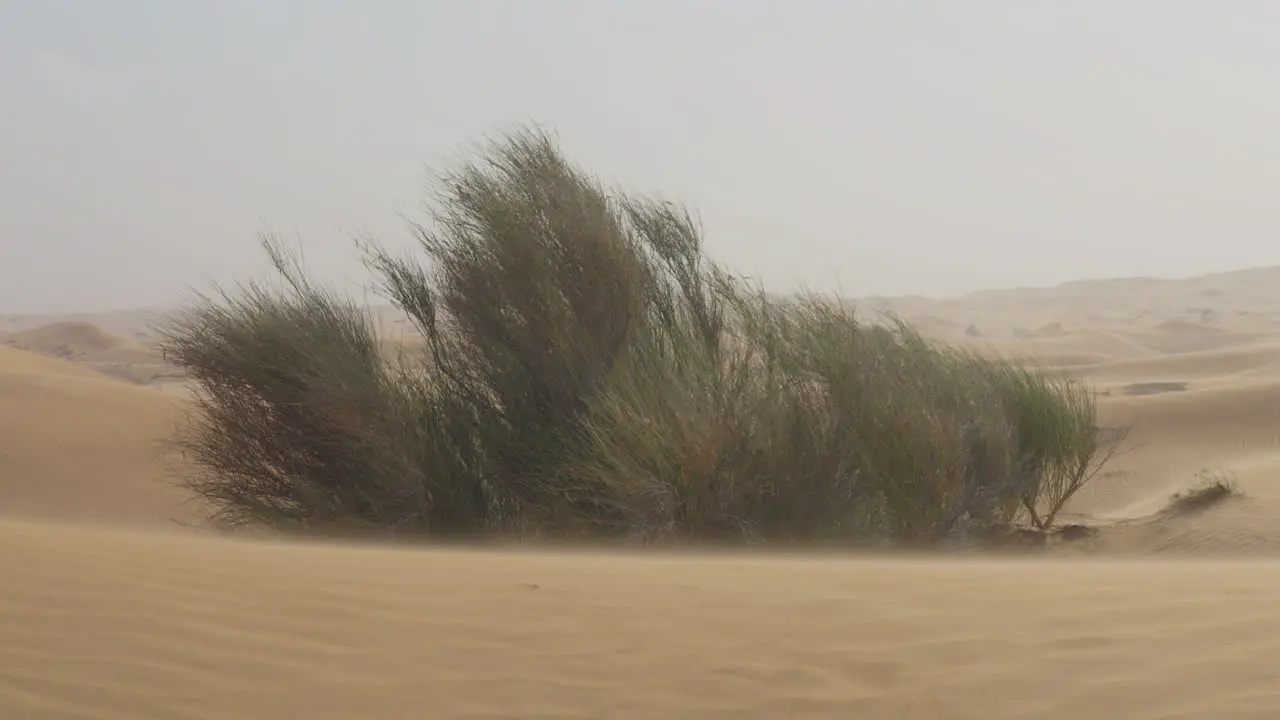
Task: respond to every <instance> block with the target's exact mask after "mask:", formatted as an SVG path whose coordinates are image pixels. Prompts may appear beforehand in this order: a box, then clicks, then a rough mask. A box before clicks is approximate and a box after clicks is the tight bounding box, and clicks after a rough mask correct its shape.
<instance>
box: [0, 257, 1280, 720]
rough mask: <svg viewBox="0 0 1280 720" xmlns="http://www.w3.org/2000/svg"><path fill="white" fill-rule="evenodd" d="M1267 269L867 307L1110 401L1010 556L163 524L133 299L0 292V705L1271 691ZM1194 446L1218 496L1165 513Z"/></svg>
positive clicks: (606, 704) (1270, 309)
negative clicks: (1089, 479) (415, 538)
mask: <svg viewBox="0 0 1280 720" xmlns="http://www.w3.org/2000/svg"><path fill="white" fill-rule="evenodd" d="M1278 283H1280V270H1277V269H1263V270H1257V271H1247V272H1243V273H1233V274H1226V275H1218V276H1205V277H1203V278H1194V279H1190V280H1178V281H1164V280H1144V279H1138V280H1111V281H1090V282H1085V283H1070V284H1067V285H1063V286H1060V287H1057V288H1040V289H1025V290H1015V291H999V292H989V293H976V294H974V295H971V296H967V297H964V298H955V299H951V300H931V299H927V298H905V299H897V300H894V299H876V300H875V302H873V303H870V304H871V305H872V307H881V308H888V309H892V310H894V311H895V312H899V313H900V314H901V315H903V316H904V317H906V318H907V319H915V318H919V319H922V320H923V321H924V324H923V325H924V327H926V328H927V329H928V331H929V332H931V333H934V334H936V335H938V336H941V337H945V338H948V339H951V340H957V341H963V342H966V343H968V344H969V345H970V346H971V347H977V348H982V349H984V350H985V351H990V352H994V353H999V354H1002V355H1010V356H1018V357H1028V358H1030V360H1031V361H1033V362H1035V363H1036V364H1038V365H1041V366H1046V367H1053V366H1056V367H1059V368H1064V369H1067V370H1069V371H1070V372H1072V373H1074V374H1077V375H1079V376H1082V377H1085V378H1087V379H1088V380H1089V381H1090V382H1091V383H1093V384H1094V385H1095V386H1096V388H1097V390H1098V391H1099V393H1100V395H1099V403H1100V410H1101V413H1102V416H1103V417H1102V420H1103V422H1104V423H1105V424H1108V425H1132V431H1131V435H1130V436H1129V442H1128V443H1127V444H1126V447H1125V452H1124V453H1123V454H1122V455H1121V456H1119V457H1117V458H1116V459H1115V461H1114V462H1113V463H1112V465H1110V466H1109V467H1108V470H1107V472H1106V473H1105V474H1104V475H1103V476H1101V477H1100V478H1099V479H1098V480H1097V481H1096V482H1095V483H1094V484H1093V485H1092V486H1090V487H1089V488H1088V489H1087V490H1086V491H1085V492H1084V493H1082V494H1081V495H1080V496H1079V497H1078V498H1077V500H1076V501H1075V502H1074V503H1073V504H1072V506H1071V507H1070V509H1069V510H1070V515H1071V518H1073V519H1076V520H1082V521H1084V522H1087V523H1089V524H1091V525H1093V526H1094V527H1095V528H1097V530H1098V532H1097V534H1096V535H1095V536H1094V537H1092V538H1091V539H1088V540H1085V541H1081V542H1076V543H1069V544H1062V545H1055V546H1052V547H1049V548H1047V549H1046V550H1044V551H1042V552H1038V553H1034V554H1033V555H1031V556H1030V557H1019V558H982V557H970V556H967V555H966V556H962V557H947V558H927V557H912V558H907V557H905V556H896V557H895V556H890V557H860V558H849V557H835V556H815V555H807V556H802V555H798V554H775V555H772V556H759V555H754V556H753V555H748V554H745V553H740V554H730V555H723V556H719V557H713V556H693V555H675V554H649V555H639V554H628V555H620V554H615V555H606V554H601V553H587V552H581V553H553V552H546V551H541V552H535V551H532V550H526V551H522V552H515V551H497V550H492V551H486V552H479V551H472V552H464V551H457V550H452V551H442V550H426V549H421V548H419V549H405V548H400V549H394V548H389V547H378V546H364V547H355V546H340V545H335V544H329V543H309V544H304V543H285V542H267V541H262V540H248V539H228V538H219V537H213V536H209V535H206V534H204V533H202V532H196V531H194V530H188V531H179V530H178V529H176V527H175V526H174V524H173V520H175V519H186V518H188V517H191V513H192V508H191V506H190V505H189V504H188V502H187V498H186V497H184V496H183V495H182V494H181V493H180V492H178V491H177V490H176V489H174V488H173V487H172V486H171V485H169V484H167V483H166V482H165V480H166V478H168V477H169V476H170V471H172V470H174V469H175V468H174V467H173V466H172V465H169V464H168V463H171V462H173V458H169V459H168V460H166V459H164V458H163V457H162V456H161V455H160V454H159V450H160V448H161V441H162V440H164V439H165V438H166V437H167V436H168V435H169V433H170V431H171V430H172V429H173V426H174V423H175V422H176V421H177V420H178V419H179V418H181V417H182V414H183V412H184V411H185V407H186V405H185V401H184V400H183V399H182V398H181V397H180V395H179V394H178V393H175V392H170V391H169V390H171V389H173V388H174V387H177V386H178V383H177V381H176V379H173V378H170V377H168V376H163V375H156V373H157V370H156V367H160V368H161V370H162V371H163V370H164V369H163V366H162V364H161V365H159V366H157V365H156V364H155V363H156V362H157V361H156V359H155V357H154V353H153V351H152V350H150V347H149V345H148V343H149V342H150V339H149V338H148V336H147V332H148V330H147V328H149V327H150V326H151V324H152V323H154V321H155V319H156V314H155V312H154V311H147V312H141V313H134V314H130V313H113V314H110V315H103V316H92V315H79V316H38V317H34V316H24V317H8V318H0V332H3V333H7V334H6V335H4V336H2V337H0V342H8V343H10V346H9V347H0V548H3V550H0V577H3V578H4V579H5V581H6V592H5V593H0V638H2V639H3V642H0V718H10V717H12V718H23V719H24V720H25V719H27V718H31V719H36V718H69V717H85V718H89V717H93V718H129V719H133V718H166V717H172V718H200V719H203V718H226V719H232V718H235V719H237V720H239V719H251V718H281V717H304V718H314V719H320V720H322V719H324V718H350V717H370V718H420V717H431V718H464V717H466V718H517V717H519V718H531V717H546V718H553V717H554V718H574V717H581V718H650V717H658V718H668V717H680V718H701V717H740V718H757V717H758V718H808V717H813V718H818V717H828V718H849V717H860V718H861V717H866V718H1078V717H1081V716H1085V717H1089V716H1092V717H1105V718H1111V717H1115V718H1121V717H1123V718H1139V719H1141V718H1197V719H1198V718H1274V717H1280V669H1277V668H1280V610H1278V609H1277V608H1280V602H1278V601H1280V572H1277V571H1280V296H1276V294H1275V292H1274V288H1275V287H1280V284H1278ZM376 315H377V317H378V318H379V322H380V323H381V325H382V326H383V327H384V332H385V334H386V336H387V338H388V340H387V348H388V349H396V348H401V347H409V348H412V347H413V339H412V336H411V335H409V336H406V335H405V334H404V332H402V330H403V326H402V325H400V324H397V320H396V317H395V313H394V312H392V311H390V310H387V309H385V308H382V309H378V310H377V312H376ZM970 327H972V328H973V329H972V330H969V328H970ZM18 347H23V348H27V349H26V350H19V349H17V348H18ZM68 349H69V351H68ZM51 355H61V356H62V357H61V358H54V357H49V356H51ZM129 373H134V375H133V376H130V375H129ZM107 374H111V375H115V376H116V377H117V378H118V377H126V378H127V379H130V380H132V381H133V382H134V383H139V382H142V383H153V384H155V385H157V386H159V387H162V388H166V389H164V390H162V389H157V387H140V386H139V385H138V384H128V383H126V382H122V381H120V380H118V379H115V378H112V377H107ZM177 469H180V467H179V468H177ZM1201 469H1208V470H1213V471H1220V472H1225V473H1230V474H1231V475H1232V477H1234V479H1235V481H1236V482H1237V483H1238V485H1239V488H1240V489H1241V490H1242V491H1243V493H1244V495H1243V496H1239V497H1231V498H1229V499H1227V500H1226V501H1224V502H1221V503H1218V504H1215V505H1213V506H1210V507H1206V508H1203V509H1196V510H1184V511H1177V512H1175V511H1172V510H1170V497H1171V495H1172V494H1174V493H1175V492H1178V491H1180V490H1184V489H1185V488H1187V487H1188V485H1189V484H1190V483H1192V482H1193V481H1194V476H1195V474H1196V472H1197V471H1199V470H1201ZM1157 556H1158V557H1157Z"/></svg>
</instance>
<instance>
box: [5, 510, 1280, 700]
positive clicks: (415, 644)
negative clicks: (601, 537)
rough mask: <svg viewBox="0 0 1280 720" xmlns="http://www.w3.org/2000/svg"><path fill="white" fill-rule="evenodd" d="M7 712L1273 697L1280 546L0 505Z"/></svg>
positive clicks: (1276, 691) (1279, 646)
mask: <svg viewBox="0 0 1280 720" xmlns="http://www.w3.org/2000/svg"><path fill="white" fill-rule="evenodd" d="M0 544H2V546H3V547H4V548H5V552H4V555H3V556H2V557H3V560H2V561H0V562H3V572H4V575H5V577H6V578H7V579H8V581H9V583H10V587H12V588H14V589H13V590H12V591H10V592H7V593H5V594H4V595H3V596H2V597H0V633H3V636H4V638H5V643H4V644H3V645H0V657H3V661H0V673H3V675H2V676H3V678H4V680H3V682H0V713H2V714H3V716H5V717H21V718H30V719H32V720H35V719H36V718H64V717H116V718H144V717H145V718H159V717H183V718H220V719H221V718H225V719H227V720H230V719H232V718H235V719H236V720H244V719H249V718H284V717H305V718H317V719H319V718H351V717H370V718H406V719H407V718H422V717H431V718H535V717H540V718H675V717H679V718H710V717H717V718H721V717H739V718H784V717H785V718H833V719H834V718H840V719H841V720H843V719H844V718H851V717H857V718H973V719H974V720H977V719H979V718H982V719H985V718H992V717H1007V718H1074V717H1082V716H1083V717H1090V716H1092V717H1117V718H1118V717H1123V718H1134V719H1136V720H1141V719H1142V718H1188V719H1192V718H1196V719H1198V718H1208V717H1212V718H1223V719H1227V718H1272V717H1275V713H1276V711H1277V708H1280V611H1278V610H1277V606H1276V602H1275V601H1276V599H1277V597H1280V573H1277V572H1276V571H1277V570H1280V565H1277V564H1273V563H1270V562H1265V561H1259V562H1243V561H1234V562H1232V561H1226V562H1224V561H1219V562H1212V563H1208V562H1193V561H1184V562H1180V563H1151V562H1148V563H1138V562H1114V561H1112V562H1102V561H1091V562H1071V561H1064V560H1060V561H1045V560H1038V561H1012V560H1009V561H1003V562H995V561H978V560H956V559H952V560H945V561H944V560H910V559H878V560H876V559H864V560H856V559H834V558H808V559H798V558H788V557H774V558H760V557H747V556H740V557H718V558H705V557H703V558H699V557H680V556H658V555H652V556H649V557H642V556H628V557H619V556H608V555H595V554H554V553H538V554H535V553H532V552H525V553H499V552H488V553H478V552H473V553H468V552H460V551H453V552H442V551H405V550H390V549H376V548H350V547H336V546H326V545H309V546H308V545H301V544H268V543H249V542H235V541H229V540H218V539H208V538H194V537H184V536H177V535H173V536H167V535H158V534H154V533H135V532H128V531H101V530H90V529H82V528H78V527H62V526H56V525H48V524H26V523H20V522H9V523H3V524H0Z"/></svg>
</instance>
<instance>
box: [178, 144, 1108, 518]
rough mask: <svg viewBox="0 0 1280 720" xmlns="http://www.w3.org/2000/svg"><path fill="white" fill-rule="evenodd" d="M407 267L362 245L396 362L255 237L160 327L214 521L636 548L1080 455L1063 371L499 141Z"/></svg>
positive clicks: (975, 505)
mask: <svg viewBox="0 0 1280 720" xmlns="http://www.w3.org/2000/svg"><path fill="white" fill-rule="evenodd" d="M436 200H437V202H436V203H435V205H434V206H433V210H432V212H431V214H430V215H429V217H428V218H427V220H426V221H424V222H422V223H416V224H413V225H412V230H413V232H414V234H415V235H416V237H417V240H418V245H419V248H420V250H421V252H422V254H423V255H424V256H425V259H426V260H427V261H428V262H427V263H423V262H421V261H419V260H418V259H415V258H414V257H412V256H397V255H393V254H391V253H389V252H388V251H386V250H384V249H382V248H381V247H380V246H378V245H377V244H375V243H373V242H369V241H366V242H364V243H362V245H363V248H364V250H365V253H366V254H365V257H366V261H367V265H368V267H369V268H370V269H371V270H372V271H373V273H374V275H375V276H376V277H377V279H378V282H379V286H380V289H381V290H382V291H383V293H384V294H385V296H386V297H387V299H388V300H389V301H390V302H392V303H393V304H394V305H396V306H397V307H398V308H400V309H401V310H403V311H404V312H405V313H406V314H407V315H408V316H409V317H410V318H411V319H412V321H413V323H414V325H415V326H416V327H417V329H418V331H419V332H421V334H422V335H423V337H424V339H425V341H426V347H427V352H426V353H425V355H424V356H422V357H415V358H404V357H402V358H399V359H392V358H388V357H386V356H384V355H383V354H381V353H380V352H379V344H378V338H377V333H376V331H375V328H373V327H372V326H371V324H370V322H369V320H368V317H367V314H366V313H365V311H364V310H363V309H362V308H360V307H358V306H356V305H355V304H353V303H351V302H350V301H348V300H346V299H343V298H342V297H340V296H338V295H336V294H334V293H332V292H330V291H328V290H325V289H323V288H318V287H316V286H314V285H313V284H311V283H309V282H308V281H307V279H306V278H305V272H304V271H303V269H302V268H301V267H299V266H298V265H297V263H296V262H294V261H293V259H292V257H291V256H289V255H288V254H287V253H285V252H283V250H282V249H281V248H280V247H279V245H278V244H274V243H271V242H268V243H267V249H268V252H269V256H270V257H271V259H272V262H273V265H274V266H275V269H276V270H277V271H278V274H279V275H280V276H281V278H283V279H284V281H285V282H284V283H283V285H282V286H280V287H279V288H276V289H268V288H266V287H265V286H263V285H261V284H250V285H248V286H245V287H243V288H241V289H240V290H241V292H240V293H239V294H231V293H221V294H219V295H218V296H216V297H209V296H202V297H200V298H198V299H197V301H196V302H195V303H193V305H192V306H191V307H190V308H188V309H187V310H185V311H184V312H182V313H180V314H178V315H176V316H175V317H174V318H173V319H172V320H171V322H170V323H169V325H168V327H167V328H166V330H165V333H164V340H163V343H164V346H165V348H166V352H167V353H168V354H169V355H170V356H171V357H173V359H174V360H175V362H177V363H178V364H179V365H181V366H183V367H185V368H186V369H187V371H188V372H189V373H190V375H191V377H192V378H193V380H194V381H195V383H196V385H197V387H198V394H197V403H198V412H197V413H196V414H195V415H194V416H193V419H192V421H191V423H190V424H189V425H187V426H186V427H185V429H184V430H183V432H182V434H181V435H180V437H179V440H178V442H179V444H180V445H181V446H182V447H184V448H185V449H186V450H188V451H189V452H190V453H191V454H192V455H193V456H194V459H195V460H196V461H197V465H198V466H199V467H200V468H201V472H200V473H199V474H198V475H196V476H195V477H191V478H186V479H185V480H184V482H186V483H187V485H188V486H189V487H191V488H192V489H193V490H195V492H197V493H198V494H199V495H201V496H202V497H204V498H206V499H208V500H209V501H210V502H211V503H212V506H213V507H214V508H216V510H217V511H218V512H219V514H220V516H221V517H222V518H223V519H225V520H230V521H232V522H238V523H244V522H259V523H263V524H266V525H270V526H274V527H279V528H285V529H314V528H319V527H332V526H340V527H354V528H362V529H368V530H373V529H376V530H378V531H385V532H392V533H400V534H430V535H436V536H449V535H458V534H475V533H503V534H505V533H516V534H522V535H533V536H558V537H568V536H589V537H596V538H603V537H623V538H631V539H633V540H638V541H646V542H649V541H666V540H682V541H688V540H725V541H735V542H741V541H749V542H750V541H800V540H820V541H829V540H842V541H859V542H864V541H871V540H884V539H889V540H894V541H899V542H924V543H931V542H936V541H938V540H940V539H942V538H943V537H945V536H946V535H948V534H949V533H951V532H953V531H954V530H955V528H956V527H957V526H958V525H959V524H962V521H963V524H967V525H968V526H969V527H970V528H973V527H977V528H980V529H987V528H994V527H1001V526H1005V525H1008V524H1009V523H1011V522H1013V521H1014V520H1015V516H1016V515H1017V514H1018V513H1019V512H1025V513H1026V514H1027V515H1028V516H1029V518H1030V520H1031V522H1032V523H1034V524H1035V525H1036V526H1037V527H1040V528H1042V529H1043V528H1047V527H1049V526H1050V525H1051V524H1052V523H1053V521H1054V518H1055V517H1056V515H1057V513H1058V512H1059V510H1061V507H1062V506H1063V505H1064V504H1065V503H1066V501H1067V500H1068V499H1069V498H1070V497H1071V495H1072V494H1073V493H1074V492H1075V491H1076V490H1078V489H1079V487H1080V486H1081V485H1082V484H1083V483H1084V482H1087V480H1088V479H1089V477H1091V476H1092V472H1094V471H1096V468H1097V465H1098V463H1099V461H1100V460H1105V453H1103V454H1100V453H1099V448H1100V447H1101V446H1100V445H1099V444H1098V440H1097V435H1096V432H1095V430H1094V422H1095V417H1094V406H1093V400H1092V396H1091V395H1090V394H1089V393H1088V392H1086V391H1085V390H1083V389H1082V387H1081V386H1079V385H1078V384H1077V383H1075V382H1074V381H1070V380H1067V379H1063V378H1056V377H1049V376H1044V375H1040V374H1036V373H1033V372H1030V371H1025V370H1022V369H1021V368H1019V367H1017V366H1014V365H1012V364H1009V363H1005V362H1000V361H992V360H987V359H982V358H979V357H977V356H974V355H971V354H967V353H964V352H960V351H959V350H956V349H954V348H949V347H946V346H942V345H938V344H935V343H931V342H929V341H927V340H925V339H924V338H923V337H921V336H920V335H919V334H918V333H916V332H915V331H914V330H913V329H912V328H911V327H910V326H909V325H907V324H906V323H903V322H900V321H896V320H892V319H890V321H889V322H887V323H884V324H878V325H864V324H862V323H860V322H859V321H858V319H857V318H856V317H855V315H854V313H853V311H852V309H851V308H850V307H848V306H846V305H845V304H844V303H843V302H842V301H841V300H840V299H839V298H827V297H822V296H818V295H805V296H802V297H798V298H791V299H779V298H774V297H771V296H769V295H767V294H766V293H764V292H763V290H761V289H759V288H757V287H754V286H752V285H750V284H748V283H746V282H745V281H743V280H742V279H740V278H737V277H735V276H733V275H732V274H731V273H729V272H728V271H726V270H725V269H724V268H722V267H720V266H718V265H717V264H715V263H714V262H712V261H711V260H710V259H709V258H707V257H706V255H705V253H704V251H703V246H702V236H701V232H700V229H699V228H698V226H697V224H696V222H695V221H694V219H693V218H692V217H691V216H690V215H689V214H688V213H687V212H686V211H684V210H683V209H682V208H680V207H678V206H675V205H672V204H669V203H664V202H659V201H656V200H651V199H648V198H640V197H635V196H631V195H628V194H625V193H620V192H617V191H612V190H610V189H608V188H606V187H604V186H603V185H602V184H600V183H599V182H598V181H597V180H595V179H594V178H592V177H591V176H589V175H587V174H585V173H584V172H583V171H581V170H580V169H578V168H576V167H574V166H572V165H571V164H570V163H568V162H567V161H566V160H565V159H564V157H563V156H562V155H561V154H560V152H559V151H558V149H557V148H556V146H555V145H554V143H553V142H552V141H551V139H550V138H549V137H548V136H546V135H544V134H541V133H537V132H521V133H516V134H514V135H512V136H509V137H507V138H505V139H504V140H502V141H499V142H497V143H495V144H493V145H492V146H490V148H489V150H488V152H487V153H486V154H484V155H483V156H482V157H481V158H480V159H479V160H477V161H475V162H472V163H468V164H464V165H463V166H462V167H461V168H460V169H458V170H457V171H455V172H452V173H449V174H447V175H445V176H443V177H442V179H441V183H440V194H439V195H438V197H437V198H436Z"/></svg>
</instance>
